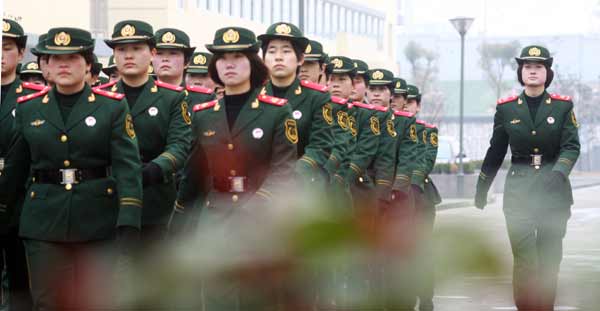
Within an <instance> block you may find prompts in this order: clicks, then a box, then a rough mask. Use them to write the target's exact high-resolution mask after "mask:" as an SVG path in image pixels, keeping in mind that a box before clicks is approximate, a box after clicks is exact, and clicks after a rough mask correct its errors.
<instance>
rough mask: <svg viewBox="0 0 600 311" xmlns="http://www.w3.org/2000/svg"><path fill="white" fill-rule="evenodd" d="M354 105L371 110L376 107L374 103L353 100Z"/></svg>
mask: <svg viewBox="0 0 600 311" xmlns="http://www.w3.org/2000/svg"><path fill="white" fill-rule="evenodd" d="M352 105H354V106H356V107H360V108H365V109H370V110H374V109H375V107H373V105H371V104H365V103H361V102H353V103H352Z"/></svg>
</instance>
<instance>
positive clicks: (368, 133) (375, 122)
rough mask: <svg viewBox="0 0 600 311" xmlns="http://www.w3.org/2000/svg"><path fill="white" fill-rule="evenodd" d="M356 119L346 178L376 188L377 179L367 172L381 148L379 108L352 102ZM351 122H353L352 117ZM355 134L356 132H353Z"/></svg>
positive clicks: (355, 184) (347, 180)
mask: <svg viewBox="0 0 600 311" xmlns="http://www.w3.org/2000/svg"><path fill="white" fill-rule="evenodd" d="M352 105H353V109H355V112H354V114H353V118H354V120H356V121H355V122H356V129H357V134H356V143H355V146H354V147H353V148H350V150H349V154H350V159H349V161H348V168H347V169H346V170H345V172H344V175H343V177H344V180H345V181H346V182H347V183H348V184H349V185H351V186H359V187H361V188H367V189H374V188H375V181H374V180H371V178H370V177H369V176H368V174H367V169H368V168H369V167H370V166H371V165H372V164H373V162H374V161H375V158H376V157H377V151H378V150H379V144H380V141H381V140H380V137H379V136H381V126H380V121H379V116H378V115H377V110H376V109H375V107H374V106H373V105H369V104H364V103H359V102H354V103H352ZM350 122H351V123H352V122H353V120H352V117H351V121H350ZM353 134H354V133H353Z"/></svg>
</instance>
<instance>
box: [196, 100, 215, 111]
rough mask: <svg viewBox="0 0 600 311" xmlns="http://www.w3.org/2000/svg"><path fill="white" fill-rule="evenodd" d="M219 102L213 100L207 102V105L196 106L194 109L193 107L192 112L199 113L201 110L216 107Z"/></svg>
mask: <svg viewBox="0 0 600 311" xmlns="http://www.w3.org/2000/svg"><path fill="white" fill-rule="evenodd" d="M218 102H219V100H218V99H215V100H211V101H209V102H206V103H202V104H196V105H194V107H192V111H194V112H198V111H200V110H204V109H208V108H211V107H214V106H215V105H216V104H217V103H218Z"/></svg>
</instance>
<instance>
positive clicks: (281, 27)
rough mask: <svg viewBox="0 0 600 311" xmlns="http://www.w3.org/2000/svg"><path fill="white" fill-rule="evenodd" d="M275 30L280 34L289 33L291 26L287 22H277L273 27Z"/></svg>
mask: <svg viewBox="0 0 600 311" xmlns="http://www.w3.org/2000/svg"><path fill="white" fill-rule="evenodd" d="M275 32H276V33H278V34H280V35H289V34H290V33H291V32H292V27H290V25H288V24H279V25H277V27H275Z"/></svg>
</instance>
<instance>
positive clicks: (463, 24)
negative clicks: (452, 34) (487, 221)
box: [450, 17, 475, 197]
mask: <svg viewBox="0 0 600 311" xmlns="http://www.w3.org/2000/svg"><path fill="white" fill-rule="evenodd" d="M474 20H475V19H474V18H470V17H457V18H453V19H450V23H452V26H454V28H456V30H457V31H458V33H459V34H460V114H459V119H460V120H459V127H460V138H459V152H458V183H457V186H458V194H459V196H461V197H462V196H464V175H465V168H464V163H463V158H464V149H463V136H464V133H463V131H464V130H463V127H464V117H465V116H464V114H465V36H466V35H467V31H469V28H470V27H471V25H472V24H473V21H474Z"/></svg>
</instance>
